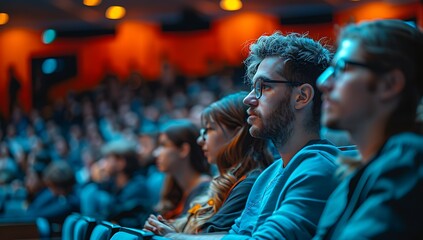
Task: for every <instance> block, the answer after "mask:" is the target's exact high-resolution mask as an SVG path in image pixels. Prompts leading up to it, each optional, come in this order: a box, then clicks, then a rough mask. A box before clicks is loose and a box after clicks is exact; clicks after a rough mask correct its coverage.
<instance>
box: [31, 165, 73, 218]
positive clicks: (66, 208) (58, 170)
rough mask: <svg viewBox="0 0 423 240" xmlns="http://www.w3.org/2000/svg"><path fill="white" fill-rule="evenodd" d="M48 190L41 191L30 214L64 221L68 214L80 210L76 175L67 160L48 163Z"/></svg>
mask: <svg viewBox="0 0 423 240" xmlns="http://www.w3.org/2000/svg"><path fill="white" fill-rule="evenodd" d="M43 181H44V183H45V184H46V186H47V187H48V190H44V191H42V192H40V194H39V195H38V196H37V198H36V199H34V200H33V201H32V203H31V204H30V205H29V208H28V211H27V213H28V215H29V216H32V217H34V218H36V217H44V218H46V219H47V220H49V222H52V223H59V224H61V223H63V221H64V219H65V218H66V216H68V215H69V214H70V213H72V212H79V204H80V202H79V197H78V195H77V193H76V190H75V182H76V181H75V175H74V172H73V170H72V168H71V166H70V165H69V164H68V163H66V162H65V161H55V162H52V163H50V164H49V165H48V167H47V168H46V169H45V171H44V174H43Z"/></svg>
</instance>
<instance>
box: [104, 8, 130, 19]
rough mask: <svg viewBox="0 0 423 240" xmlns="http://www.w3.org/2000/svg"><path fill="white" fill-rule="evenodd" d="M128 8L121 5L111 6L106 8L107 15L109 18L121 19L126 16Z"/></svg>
mask: <svg viewBox="0 0 423 240" xmlns="http://www.w3.org/2000/svg"><path fill="white" fill-rule="evenodd" d="M125 13H126V10H125V8H124V7H121V6H110V7H109V8H107V10H106V17H107V18H108V19H121V18H123V17H124V16H125Z"/></svg>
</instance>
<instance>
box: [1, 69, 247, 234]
mask: <svg viewBox="0 0 423 240" xmlns="http://www.w3.org/2000/svg"><path fill="white" fill-rule="evenodd" d="M243 75H244V73H243V72H242V70H240V69H225V70H223V71H221V72H220V73H218V74H214V75H210V76H209V77H205V78H198V79H197V78H189V77H182V76H177V75H175V74H174V73H173V72H172V71H171V70H170V68H169V69H168V70H167V71H166V69H165V72H164V74H163V76H162V78H161V79H160V80H157V81H146V80H144V79H143V78H142V77H141V76H140V74H138V73H132V74H131V75H130V76H129V78H128V79H118V78H117V77H116V76H115V75H113V74H109V75H107V76H105V78H104V79H103V80H102V81H101V83H100V84H99V85H98V86H96V87H95V88H94V89H92V90H89V91H85V92H80V93H74V92H69V93H68V94H67V95H66V96H65V97H64V98H63V99H57V100H54V101H52V102H51V104H48V105H46V106H44V107H43V108H41V109H32V110H31V112H30V113H28V114H27V113H25V112H23V111H22V110H21V108H20V107H19V105H18V104H17V105H15V106H14V108H13V111H12V114H11V116H10V119H8V120H7V121H2V122H1V129H0V130H1V131H0V140H1V142H0V221H1V222H7V221H14V222H16V221H19V220H20V219H35V218H37V217H43V218H46V219H47V220H49V221H50V222H51V223H57V224H61V223H63V221H64V219H65V217H66V216H68V215H69V214H70V213H72V212H81V213H82V214H84V215H87V216H92V217H95V218H97V219H105V220H111V221H114V222H117V223H119V224H121V225H122V226H128V227H139V226H141V225H142V224H143V223H144V221H145V220H146V219H147V217H148V215H149V214H150V213H151V212H152V209H153V206H155V205H156V204H157V203H158V202H159V199H160V194H161V186H162V184H163V182H164V179H165V176H164V173H162V172H160V171H159V170H158V169H157V167H156V164H155V159H156V158H155V155H154V154H153V153H154V150H155V149H156V146H157V143H158V130H159V129H160V128H161V126H162V125H163V124H165V123H166V122H168V121H169V120H171V119H182V118H183V119H189V120H191V121H192V122H193V123H194V124H196V125H197V126H198V127H200V120H201V119H200V115H201V112H202V110H203V109H204V108H205V107H207V106H208V105H209V104H210V103H212V102H214V101H215V100H216V99H219V98H220V97H222V96H225V95H227V94H229V93H232V92H235V91H238V90H240V89H241V88H245V86H244V85H243Z"/></svg>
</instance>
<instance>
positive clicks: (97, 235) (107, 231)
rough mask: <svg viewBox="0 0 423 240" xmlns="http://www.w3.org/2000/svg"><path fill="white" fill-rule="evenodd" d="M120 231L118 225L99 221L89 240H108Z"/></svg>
mask: <svg viewBox="0 0 423 240" xmlns="http://www.w3.org/2000/svg"><path fill="white" fill-rule="evenodd" d="M119 229H120V226H119V225H116V224H113V223H111V222H107V221H100V222H99V223H97V225H96V226H95V228H94V230H93V231H92V233H91V236H90V240H109V239H110V238H111V237H112V236H113V234H115V233H117V232H118V231H119Z"/></svg>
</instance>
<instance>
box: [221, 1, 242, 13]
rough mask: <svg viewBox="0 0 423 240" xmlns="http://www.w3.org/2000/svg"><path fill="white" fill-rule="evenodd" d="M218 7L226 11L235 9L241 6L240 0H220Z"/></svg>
mask: <svg viewBox="0 0 423 240" xmlns="http://www.w3.org/2000/svg"><path fill="white" fill-rule="evenodd" d="M220 7H221V8H222V9H223V10H226V11H236V10H239V9H241V8H242V2H241V0H220Z"/></svg>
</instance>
